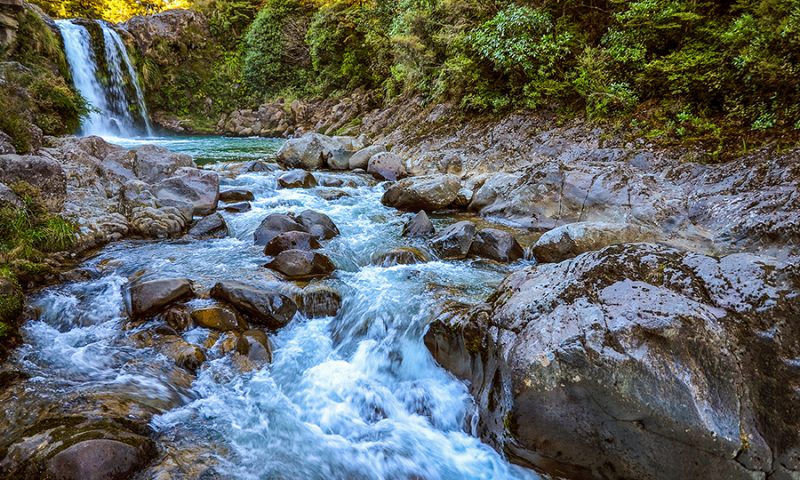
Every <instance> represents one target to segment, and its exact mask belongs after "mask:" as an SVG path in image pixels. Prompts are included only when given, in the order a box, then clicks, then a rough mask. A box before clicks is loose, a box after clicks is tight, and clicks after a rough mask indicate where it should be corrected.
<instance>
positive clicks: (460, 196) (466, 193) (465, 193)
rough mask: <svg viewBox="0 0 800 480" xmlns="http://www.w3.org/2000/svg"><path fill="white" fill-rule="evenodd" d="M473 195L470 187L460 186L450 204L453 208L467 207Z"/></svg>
mask: <svg viewBox="0 0 800 480" xmlns="http://www.w3.org/2000/svg"><path fill="white" fill-rule="evenodd" d="M474 196H475V192H474V191H473V190H472V189H470V188H466V187H465V188H461V189H459V190H458V193H456V198H455V200H453V203H452V204H451V205H450V206H451V207H453V208H467V207H469V204H470V203H471V202H472V198H473V197H474Z"/></svg>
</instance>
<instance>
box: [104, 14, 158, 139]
mask: <svg viewBox="0 0 800 480" xmlns="http://www.w3.org/2000/svg"><path fill="white" fill-rule="evenodd" d="M100 28H102V29H103V40H104V42H105V47H106V60H107V62H108V66H109V68H110V69H111V72H112V76H111V78H112V84H113V85H114V87H113V88H115V89H117V90H119V91H121V93H122V95H121V96H120V97H118V98H120V99H121V100H122V101H124V102H125V103H124V104H123V105H122V109H123V110H124V111H126V112H127V113H128V115H129V116H130V111H129V110H128V108H127V107H128V104H129V102H128V98H127V96H125V89H124V88H121V87H122V86H123V85H124V81H125V77H124V75H123V73H122V63H124V64H125V70H126V73H127V74H128V78H129V79H130V81H131V84H132V85H133V90H134V93H135V94H136V104H137V106H138V107H139V114H140V115H141V117H142V122H143V123H144V126H145V129H146V131H147V136H148V137H152V136H153V129H152V127H151V126H150V117H149V116H148V115H147V105H146V104H145V103H144V94H143V93H142V87H141V86H140V85H139V77H138V76H137V75H136V70H135V69H134V68H133V64H132V63H131V58H130V57H129V56H128V50H127V49H126V48H125V44H124V43H122V39H121V38H120V36H119V33H117V32H116V30H114V29H113V28H111V27H109V26H108V25H107V24H106V23H104V22H100ZM120 60H121V61H120Z"/></svg>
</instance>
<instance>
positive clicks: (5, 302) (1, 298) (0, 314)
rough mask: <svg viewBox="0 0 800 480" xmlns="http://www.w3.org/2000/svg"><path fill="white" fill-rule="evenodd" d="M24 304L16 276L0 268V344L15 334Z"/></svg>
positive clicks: (8, 270)
mask: <svg viewBox="0 0 800 480" xmlns="http://www.w3.org/2000/svg"><path fill="white" fill-rule="evenodd" d="M24 302H25V296H24V295H23V293H22V288H21V287H20V285H19V282H18V281H17V278H16V275H14V273H13V272H12V271H11V269H10V268H8V267H6V266H4V267H0V342H4V341H5V339H6V338H8V337H10V336H13V334H14V333H15V332H16V329H17V319H18V318H19V316H20V314H21V313H22V307H23V305H24ZM0 350H2V348H1V347H0Z"/></svg>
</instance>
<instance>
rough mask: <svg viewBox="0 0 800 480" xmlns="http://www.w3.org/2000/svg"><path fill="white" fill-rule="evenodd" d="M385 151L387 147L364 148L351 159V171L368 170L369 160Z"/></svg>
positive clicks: (349, 165) (373, 146)
mask: <svg viewBox="0 0 800 480" xmlns="http://www.w3.org/2000/svg"><path fill="white" fill-rule="evenodd" d="M385 151H386V147H384V146H383V145H371V146H369V147H366V148H362V149H361V150H359V151H357V152H356V153H354V154H353V156H352V157H350V162H349V164H348V167H350V170H355V169H357V168H360V169H362V170H366V169H367V166H368V165H369V160H370V159H371V158H372V157H374V156H375V155H377V154H379V153H383V152H385Z"/></svg>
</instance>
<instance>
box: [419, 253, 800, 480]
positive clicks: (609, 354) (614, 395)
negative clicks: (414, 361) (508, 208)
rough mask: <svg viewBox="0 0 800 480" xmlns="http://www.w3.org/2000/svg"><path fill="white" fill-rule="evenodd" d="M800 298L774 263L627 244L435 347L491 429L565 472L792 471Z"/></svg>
mask: <svg viewBox="0 0 800 480" xmlns="http://www.w3.org/2000/svg"><path fill="white" fill-rule="evenodd" d="M798 292H800V278H798V275H797V270H796V267H795V266H793V265H790V264H783V263H781V262H779V261H777V260H775V259H772V258H769V257H759V256H755V255H751V254H734V255H729V256H726V257H723V258H719V259H718V258H714V257H710V256H705V255H701V254H696V253H687V252H684V251H681V250H677V249H674V248H670V247H666V246H660V245H653V244H641V243H640V244H626V245H614V246H610V247H606V248H605V249H603V250H600V251H595V252H589V253H585V254H582V255H579V256H578V257H575V258H573V259H570V260H566V261H563V262H561V263H551V264H540V265H538V266H534V267H529V268H525V269H522V270H519V271H517V272H515V273H512V274H511V275H510V276H509V277H507V278H506V279H505V280H504V281H503V283H502V284H501V285H500V286H499V287H498V289H497V291H496V292H495V293H494V294H493V295H492V296H491V297H490V299H489V303H487V304H485V305H482V306H478V307H476V308H474V309H472V310H465V311H463V313H456V314H453V315H450V316H449V317H447V316H442V315H440V316H439V318H440V319H439V320H436V321H434V322H433V324H431V326H430V328H429V330H428V332H427V333H426V335H425V343H426V345H427V346H428V348H429V349H430V351H431V352H432V354H433V356H434V358H436V360H437V361H438V362H439V363H440V364H441V365H442V366H444V367H445V368H447V369H448V370H450V371H451V372H452V373H453V374H455V375H456V376H458V377H459V378H461V379H463V380H464V381H465V382H466V383H467V385H469V388H470V391H471V392H472V394H473V395H474V396H475V399H476V402H477V403H478V406H479V409H480V417H479V418H480V420H479V423H478V426H477V432H478V434H479V435H480V436H481V437H482V438H483V439H484V440H486V441H487V442H490V443H491V444H493V445H495V446H496V447H497V448H501V449H503V450H505V452H506V453H507V454H508V456H509V458H511V459H512V460H514V461H516V462H519V463H524V464H528V465H533V466H536V467H537V468H539V469H541V470H544V471H545V472H547V473H552V474H553V475H554V476H559V477H561V476H566V477H570V478H640V479H644V480H655V479H668V478H725V479H742V480H744V479H752V478H794V477H796V476H797V475H798V473H800V462H798V457H797V452H798V451H800V437H798V435H797V432H798V431H800V394H799V393H798V390H797V381H798V374H797V365H796V364H797V362H796V360H795V359H797V358H800V323H798V322H797V321H796V319H797V318H800V317H798V316H799V315H800V302H798Z"/></svg>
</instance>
